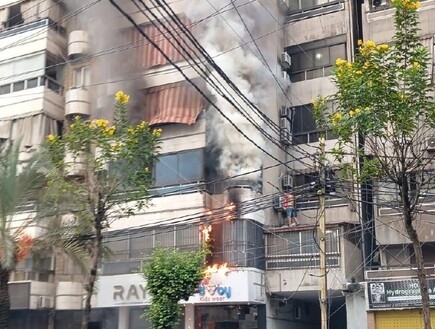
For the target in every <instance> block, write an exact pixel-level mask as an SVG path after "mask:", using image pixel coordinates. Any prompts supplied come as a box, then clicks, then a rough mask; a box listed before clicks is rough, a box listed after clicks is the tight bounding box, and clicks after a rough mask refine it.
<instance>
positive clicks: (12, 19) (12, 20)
mask: <svg viewBox="0 0 435 329" xmlns="http://www.w3.org/2000/svg"><path fill="white" fill-rule="evenodd" d="M23 22H24V20H23V16H22V15H21V4H19V3H18V4H16V5H13V6H10V7H9V14H8V20H7V22H6V27H12V26H16V25H20V24H22V23H23Z"/></svg>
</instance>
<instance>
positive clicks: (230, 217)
mask: <svg viewBox="0 0 435 329" xmlns="http://www.w3.org/2000/svg"><path fill="white" fill-rule="evenodd" d="M225 209H226V210H227V211H228V220H234V219H237V218H236V216H235V214H234V210H236V204H235V203H234V202H231V203H230V204H229V205H228V206H226V207H225Z"/></svg>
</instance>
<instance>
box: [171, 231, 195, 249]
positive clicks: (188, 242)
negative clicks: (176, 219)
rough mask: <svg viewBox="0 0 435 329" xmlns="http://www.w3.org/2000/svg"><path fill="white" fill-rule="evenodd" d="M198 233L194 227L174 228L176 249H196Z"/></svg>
mask: <svg viewBox="0 0 435 329" xmlns="http://www.w3.org/2000/svg"><path fill="white" fill-rule="evenodd" d="M198 246H199V232H198V228H197V227H196V226H189V227H186V226H181V227H177V228H176V247H177V248H180V249H184V250H188V249H190V250H192V249H197V248H198Z"/></svg>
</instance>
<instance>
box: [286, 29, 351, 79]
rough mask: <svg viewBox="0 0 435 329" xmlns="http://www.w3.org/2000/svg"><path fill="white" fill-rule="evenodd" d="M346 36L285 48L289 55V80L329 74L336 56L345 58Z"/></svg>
mask: <svg viewBox="0 0 435 329" xmlns="http://www.w3.org/2000/svg"><path fill="white" fill-rule="evenodd" d="M345 41H346V38H345V36H339V37H335V38H330V39H324V40H319V41H315V42H310V43H305V44H300V45H297V46H292V47H289V48H287V49H286V50H285V51H286V52H288V54H289V55H290V56H291V63H292V65H291V68H290V72H289V73H290V81H292V82H298V81H303V80H310V79H315V78H321V77H326V76H329V75H331V69H332V67H333V65H334V64H335V60H336V59H337V58H343V59H345V58H346V43H345Z"/></svg>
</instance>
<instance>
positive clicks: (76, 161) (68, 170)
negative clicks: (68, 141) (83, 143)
mask: <svg viewBox="0 0 435 329" xmlns="http://www.w3.org/2000/svg"><path fill="white" fill-rule="evenodd" d="M64 164H65V174H66V175H67V176H69V177H82V176H84V175H85V173H86V164H85V159H84V156H83V155H81V154H73V153H72V152H67V153H66V154H65V158H64Z"/></svg>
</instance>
